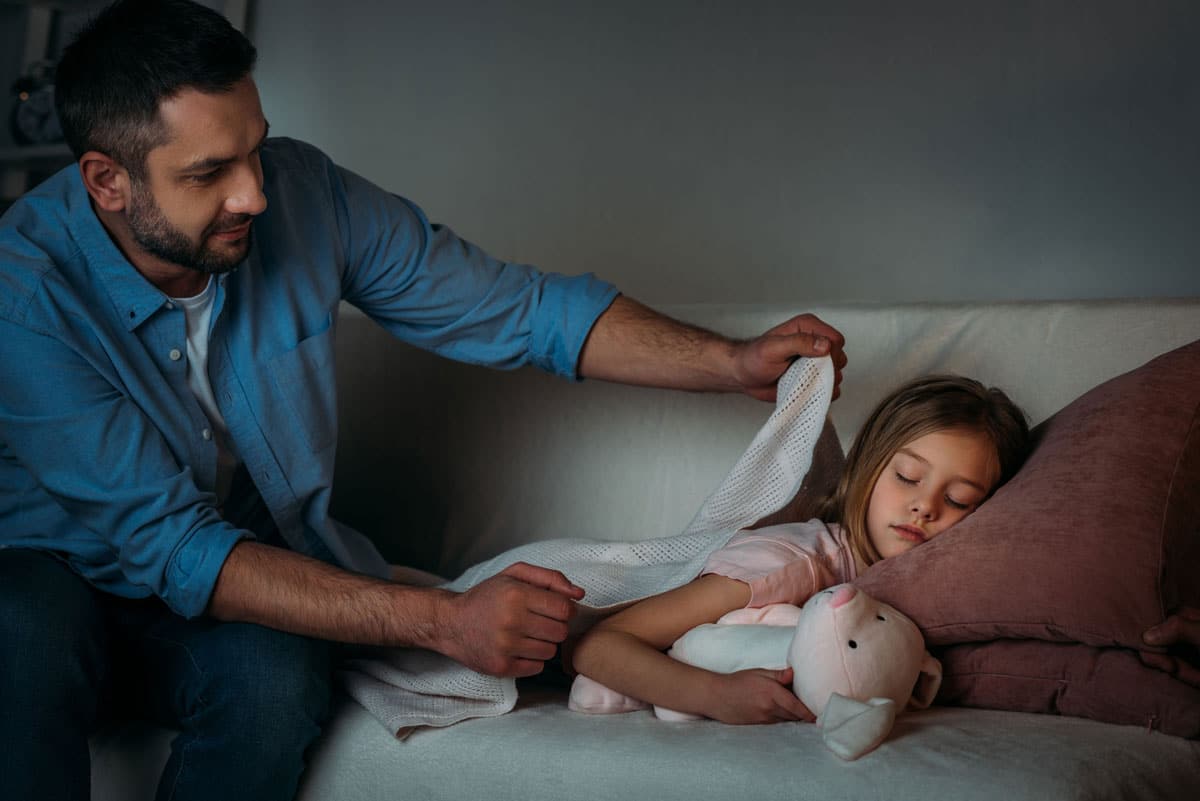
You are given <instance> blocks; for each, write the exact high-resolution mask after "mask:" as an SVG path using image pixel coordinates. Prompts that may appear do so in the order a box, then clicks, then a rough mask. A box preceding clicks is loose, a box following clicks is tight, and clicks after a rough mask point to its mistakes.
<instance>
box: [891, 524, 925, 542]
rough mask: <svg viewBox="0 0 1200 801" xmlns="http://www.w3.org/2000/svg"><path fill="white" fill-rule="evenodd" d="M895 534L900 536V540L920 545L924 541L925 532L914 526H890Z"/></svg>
mask: <svg viewBox="0 0 1200 801" xmlns="http://www.w3.org/2000/svg"><path fill="white" fill-rule="evenodd" d="M892 528H893V529H895V530H896V533H897V534H899V535H900V539H902V540H908V541H909V542H915V543H917V544H920V543H922V542H924V541H925V532H924V531H921V529H919V528H917V527H916V526H892Z"/></svg>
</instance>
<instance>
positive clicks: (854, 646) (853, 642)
mask: <svg viewBox="0 0 1200 801" xmlns="http://www.w3.org/2000/svg"><path fill="white" fill-rule="evenodd" d="M850 647H851V648H857V647H858V643H856V642H855V641H854V640H851V641H850Z"/></svg>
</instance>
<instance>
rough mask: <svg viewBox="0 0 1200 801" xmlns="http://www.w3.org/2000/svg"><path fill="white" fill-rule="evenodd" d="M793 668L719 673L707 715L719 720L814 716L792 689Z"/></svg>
mask: <svg viewBox="0 0 1200 801" xmlns="http://www.w3.org/2000/svg"><path fill="white" fill-rule="evenodd" d="M791 687H792V669H791V668H784V669H783V670H763V669H752V670H740V671H738V672H737V673H727V674H724V675H719V676H718V678H717V681H716V692H715V693H714V694H713V701H714V703H713V705H712V707H711V709H710V710H709V713H708V717H710V718H713V719H714V720H719V721H721V722H722V723H735V724H744V723H778V722H780V721H785V720H803V721H806V722H808V723H812V722H814V721H815V720H816V717H815V716H814V715H813V713H812V712H810V711H809V709H808V707H806V706H805V705H804V703H803V702H802V701H801V700H800V699H799V698H797V697H796V696H795V694H794V693H793V692H792V689H791Z"/></svg>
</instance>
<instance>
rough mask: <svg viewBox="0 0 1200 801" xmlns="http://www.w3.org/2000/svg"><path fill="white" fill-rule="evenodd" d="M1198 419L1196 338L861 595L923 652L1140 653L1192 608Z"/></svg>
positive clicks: (1117, 391)
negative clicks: (1016, 648) (1076, 649)
mask: <svg viewBox="0 0 1200 801" xmlns="http://www.w3.org/2000/svg"><path fill="white" fill-rule="evenodd" d="M1097 347H1101V345H1100V344H1098V345H1097ZM1030 358H1037V354H1030ZM1198 407H1200V340H1197V341H1196V342H1193V343H1191V344H1189V345H1185V346H1183V347H1181V348H1178V349H1176V350H1174V351H1171V352H1170V353H1166V354H1164V355H1162V356H1159V357H1158V358H1156V359H1154V360H1153V361H1150V362H1148V363H1146V364H1144V365H1142V366H1141V367H1139V368H1137V369H1136V370H1133V371H1131V372H1129V373H1126V374H1124V375H1121V376H1118V377H1117V378H1114V379H1112V380H1110V381H1108V382H1106V383H1104V384H1101V385H1100V386H1098V387H1096V388H1095V389H1092V390H1090V391H1089V392H1087V393H1086V394H1084V395H1083V396H1081V397H1080V398H1078V399H1077V400H1075V401H1074V402H1072V403H1071V404H1070V405H1068V406H1067V407H1065V408H1064V409H1062V410H1061V411H1059V412H1058V413H1057V414H1055V415H1054V416H1053V417H1051V418H1050V419H1048V420H1047V421H1045V422H1044V423H1042V424H1041V425H1039V426H1038V427H1037V428H1036V429H1035V434H1036V435H1037V442H1038V444H1037V446H1036V447H1035V449H1034V451H1033V453H1032V454H1031V455H1030V457H1029V459H1028V461H1027V462H1026V463H1025V465H1024V466H1023V467H1022V468H1021V470H1020V471H1019V472H1018V474H1017V475H1016V476H1015V477H1014V478H1013V479H1012V480H1011V481H1010V482H1009V483H1008V484H1007V485H1005V486H1004V487H1001V488H1000V489H999V490H998V491H997V492H996V494H995V496H993V497H992V498H991V499H990V500H989V501H987V502H986V503H985V504H983V506H981V507H980V508H979V510H978V511H977V512H975V514H973V515H971V516H970V517H969V518H967V519H966V520H964V521H963V522H962V523H960V524H959V525H958V526H956V527H955V528H954V529H952V530H951V531H948V532H946V533H945V534H943V535H942V536H940V537H938V538H937V539H934V540H933V541H931V542H929V543H927V544H925V545H922V546H921V547H920V548H916V549H914V550H913V551H911V552H909V553H907V554H904V555H903V556H898V557H895V558H892V559H887V560H885V561H883V562H880V563H878V564H876V565H874V566H872V567H871V568H870V569H869V570H867V571H865V572H864V574H863V575H862V576H861V577H859V579H858V581H857V582H856V583H857V585H858V586H859V587H860V588H861V589H863V590H865V591H866V592H869V593H871V594H872V595H874V596H876V597H877V598H879V599H880V600H883V601H886V602H887V603H890V604H892V605H894V606H896V607H897V608H899V609H900V610H902V611H903V612H904V613H905V614H907V615H909V616H910V617H911V618H912V619H913V620H914V621H916V623H917V625H919V626H920V627H921V629H922V630H923V631H924V632H925V636H926V639H927V641H928V642H929V643H930V644H931V645H942V644H951V643H964V642H975V641H982V640H993V639H996V638H1001V637H1011V638H1034V639H1041V640H1058V641H1067V642H1078V643H1084V644H1087V645H1093V646H1124V647H1127V648H1141V647H1143V646H1142V632H1143V631H1144V630H1145V629H1147V628H1148V627H1150V626H1152V625H1154V624H1155V623H1158V622H1160V621H1161V620H1162V619H1163V617H1164V616H1165V615H1166V614H1167V613H1168V612H1169V611H1171V610H1173V609H1175V608H1176V607H1178V606H1180V605H1181V604H1187V605H1192V606H1200V421H1198V420H1197V410H1198ZM1147 670H1149V668H1147Z"/></svg>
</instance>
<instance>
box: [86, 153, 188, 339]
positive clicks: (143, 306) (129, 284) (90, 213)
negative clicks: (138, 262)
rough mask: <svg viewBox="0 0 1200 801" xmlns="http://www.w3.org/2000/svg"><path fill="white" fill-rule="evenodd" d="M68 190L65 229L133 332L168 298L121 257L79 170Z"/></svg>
mask: <svg viewBox="0 0 1200 801" xmlns="http://www.w3.org/2000/svg"><path fill="white" fill-rule="evenodd" d="M68 180H69V183H68V186H67V198H66V199H67V227H68V228H69V229H70V231H71V235H72V236H73V237H74V239H75V241H76V242H78V243H79V247H80V249H81V250H82V251H83V256H84V259H85V260H86V261H87V265H88V269H89V270H90V271H92V272H93V273H94V274H95V275H97V276H98V277H99V279H100V283H101V284H102V285H103V286H104V288H105V290H106V291H107V292H108V298H109V300H110V301H111V303H112V306H113V310H114V311H115V313H116V315H117V317H119V318H120V319H121V321H122V322H123V323H124V325H125V328H126V330H129V331H132V330H134V329H135V328H137V327H138V326H139V325H141V324H142V323H143V322H145V321H146V320H147V319H149V318H150V317H151V316H152V315H153V314H154V313H155V312H156V311H158V310H160V309H162V308H163V307H164V306H165V305H166V304H167V296H166V295H164V294H163V292H162V291H161V290H159V289H158V288H157V287H155V286H154V285H153V284H151V283H150V282H149V281H147V280H146V278H145V276H143V275H142V274H141V273H139V272H138V271H137V268H136V267H134V266H133V265H132V264H130V262H129V260H128V259H126V258H125V256H124V255H123V254H122V253H121V251H120V250H119V249H118V248H117V246H116V244H114V243H113V241H112V238H111V237H110V236H109V235H108V231H107V229H105V227H104V225H103V224H102V223H101V222H100V218H99V217H97V216H96V212H95V210H94V209H92V204H91V199H90V197H89V196H88V193H87V189H85V188H84V186H83V178H82V177H81V176H80V174H79V169H78V168H75V169H73V170H71V173H70V176H69V179H68Z"/></svg>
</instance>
